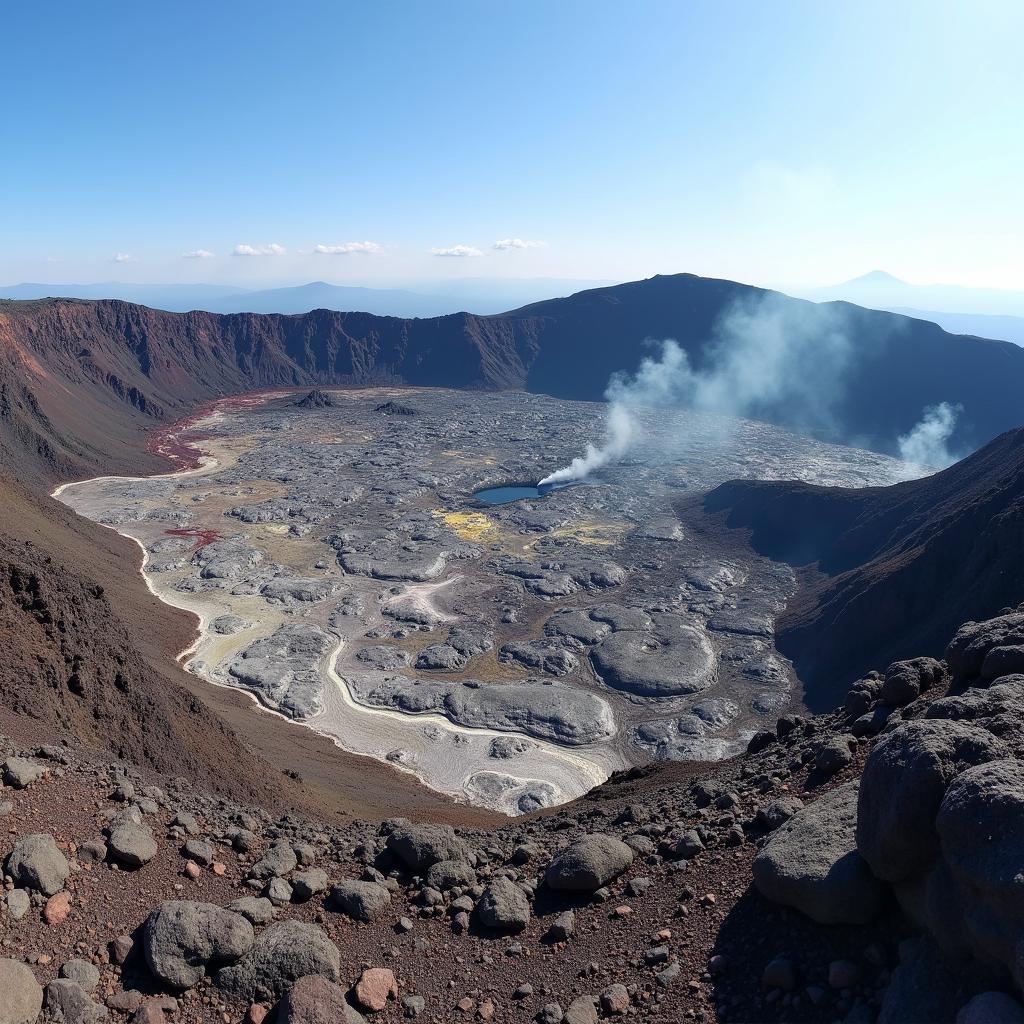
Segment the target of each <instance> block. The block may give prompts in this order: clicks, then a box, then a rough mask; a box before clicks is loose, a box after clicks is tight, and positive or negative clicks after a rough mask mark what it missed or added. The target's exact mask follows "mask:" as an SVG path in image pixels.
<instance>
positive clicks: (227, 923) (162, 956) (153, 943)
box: [142, 900, 254, 991]
mask: <svg viewBox="0 0 1024 1024" xmlns="http://www.w3.org/2000/svg"><path fill="white" fill-rule="evenodd" d="M253 938H254V935H253V928H252V925H251V924H250V923H249V922H248V921H247V920H246V919H245V918H244V917H242V915H241V914H236V913H234V912H232V911H230V910H223V909H222V908H220V907H217V906H214V905H213V904H211V903H193V902H191V901H187V900H171V901H169V902H167V903H163V904H161V905H160V906H159V907H157V909H156V910H154V911H153V912H152V913H151V914H150V915H149V917H148V918H146V921H145V924H144V925H143V930H142V940H143V951H144V953H145V957H146V964H147V966H148V967H149V969H150V971H152V973H153V974H154V975H155V976H156V977H157V978H159V979H160V980H161V981H162V982H163V983H164V984H165V985H167V986H169V987H170V988H172V989H177V990H179V991H181V990H184V989H187V988H192V987H193V986H194V985H198V984H199V982H200V981H202V979H203V978H204V977H205V976H206V974H207V972H208V971H213V970H215V969H216V968H218V967H222V966H224V965H226V964H231V963H234V962H235V961H237V960H239V959H240V958H241V957H243V956H244V955H245V954H246V953H248V952H249V950H250V949H252V945H253Z"/></svg>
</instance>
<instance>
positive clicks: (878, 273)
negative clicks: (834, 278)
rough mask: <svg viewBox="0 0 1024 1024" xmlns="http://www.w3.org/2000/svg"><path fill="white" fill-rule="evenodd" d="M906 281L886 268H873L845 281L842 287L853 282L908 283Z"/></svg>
mask: <svg viewBox="0 0 1024 1024" xmlns="http://www.w3.org/2000/svg"><path fill="white" fill-rule="evenodd" d="M906 283H907V282H906V281H901V280H900V279H899V278H898V277H896V276H895V275H894V274H890V273H889V272H888V271H886V270H871V271H868V273H866V274H862V275H861V276H860V277H855V278H854V279H853V280H852V281H844V282H843V284H842V285H841V286H840V287H844V288H845V287H846V286H847V285H851V284H906Z"/></svg>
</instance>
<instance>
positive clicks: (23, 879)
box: [7, 832, 70, 896]
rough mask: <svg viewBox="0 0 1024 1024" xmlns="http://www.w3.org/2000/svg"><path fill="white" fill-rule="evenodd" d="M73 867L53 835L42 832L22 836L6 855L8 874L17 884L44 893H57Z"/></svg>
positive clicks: (45, 894)
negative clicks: (7, 855)
mask: <svg viewBox="0 0 1024 1024" xmlns="http://www.w3.org/2000/svg"><path fill="white" fill-rule="evenodd" d="M69 871H70V867H69V866H68V861H67V858H66V857H65V856H64V854H63V853H61V852H60V850H59V849H57V844H56V843H55V842H54V839H53V836H51V835H49V833H46V832H43V833H39V834H36V835H29V836H22V837H21V838H20V839H18V840H16V841H15V843H14V848H13V849H12V850H11V853H10V856H9V857H8V858H7V874H9V875H10V876H11V878H13V879H14V884H15V885H18V886H22V887H24V888H26V889H34V890H35V891H36V892H41V893H42V894H43V895H44V896H55V895H56V894H57V893H59V892H60V891H61V889H63V888H64V883H65V882H66V881H67V877H68V873H69Z"/></svg>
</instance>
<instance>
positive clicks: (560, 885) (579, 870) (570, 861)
mask: <svg viewBox="0 0 1024 1024" xmlns="http://www.w3.org/2000/svg"><path fill="white" fill-rule="evenodd" d="M632 863H633V851H632V850H631V849H630V848H629V847H628V846H627V845H626V844H625V843H624V842H622V841H621V840H620V839H615V838H614V837H613V836H607V835H601V834H594V835H589V836H585V837H584V838H583V839H579V840H577V841H576V842H575V843H571V844H570V845H569V846H567V847H566V848H565V849H564V850H563V851H562V852H561V853H560V854H558V856H557V857H555V859H554V860H553V861H552V862H551V864H550V865H549V866H548V869H547V872H546V873H545V875H544V880H545V881H546V882H547V884H548V886H549V887H550V888H552V889H561V890H566V891H571V892H593V891H594V890H595V889H600V888H601V887H602V886H604V885H607V884H608V883H609V882H611V881H612V880H613V879H615V878H618V876H619V875H621V874H622V873H623V872H624V871H625V870H626V869H627V868H628V867H629V866H630V865H631V864H632Z"/></svg>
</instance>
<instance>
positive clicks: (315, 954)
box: [216, 921, 341, 1002]
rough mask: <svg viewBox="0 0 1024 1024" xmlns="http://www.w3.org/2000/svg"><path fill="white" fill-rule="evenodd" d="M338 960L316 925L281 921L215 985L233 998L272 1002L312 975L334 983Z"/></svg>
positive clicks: (334, 948)
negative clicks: (300, 980)
mask: <svg viewBox="0 0 1024 1024" xmlns="http://www.w3.org/2000/svg"><path fill="white" fill-rule="evenodd" d="M340 959H341V958H340V954H339V953H338V947H337V946H335V944H334V943H333V942H331V940H330V939H329V938H328V937H327V936H326V935H325V934H324V932H323V931H322V930H321V929H319V928H317V927H316V926H315V925H311V924H304V923H302V922H301V921H282V922H281V923H280V924H272V925H271V926H270V927H269V928H268V929H267V930H266V931H264V932H261V933H260V935H259V936H258V937H257V938H256V942H255V944H254V945H253V947H252V949H251V950H250V951H249V952H248V953H247V954H246V955H245V957H243V958H242V959H241V960H239V961H238V963H236V964H233V965H231V966H230V967H225V968H224V969H222V970H221V971H219V972H218V974H217V979H216V981H217V985H218V987H219V988H221V989H222V990H223V991H224V992H226V993H227V994H228V995H231V996H233V997H235V998H239V999H247V1000H250V1001H259V1000H263V1001H268V1002H273V1001H275V1000H277V999H280V998H281V997H282V996H283V995H285V993H286V992H287V991H288V990H289V989H290V988H291V987H292V985H294V984H295V982H296V981H298V980H299V979H300V978H305V977H307V976H308V975H311V974H317V975H320V976H321V977H324V978H326V979H327V980H328V981H334V982H336V981H337V980H338V974H339V967H340Z"/></svg>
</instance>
